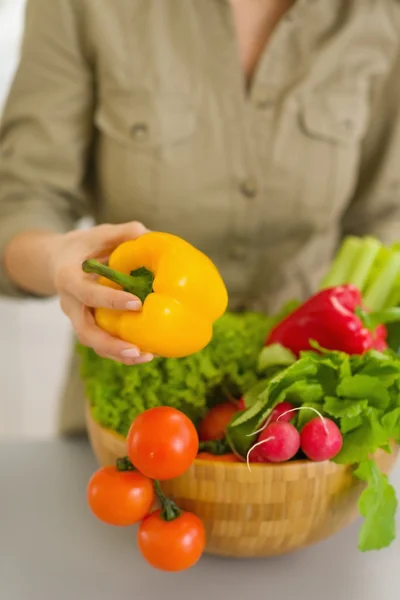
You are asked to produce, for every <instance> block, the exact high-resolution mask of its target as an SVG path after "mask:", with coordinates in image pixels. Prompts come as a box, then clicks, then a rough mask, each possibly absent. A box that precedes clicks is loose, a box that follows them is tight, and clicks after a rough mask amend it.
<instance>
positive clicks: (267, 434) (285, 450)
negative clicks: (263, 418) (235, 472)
mask: <svg viewBox="0 0 400 600" xmlns="http://www.w3.org/2000/svg"><path fill="white" fill-rule="evenodd" d="M299 448H300V434H299V432H298V431H297V429H296V428H295V427H294V426H293V425H292V424H291V423H285V422H275V423H270V424H269V425H268V426H267V427H266V428H265V429H264V430H263V431H262V432H261V434H260V436H259V437H258V440H257V443H256V444H255V445H254V446H253V448H252V449H250V451H249V453H248V458H249V461H250V460H251V453H252V452H253V450H254V451H256V452H257V455H256V456H260V457H262V459H263V461H262V462H274V463H279V462H285V461H287V460H290V459H291V458H293V456H295V455H296V454H297V452H298V451H299Z"/></svg>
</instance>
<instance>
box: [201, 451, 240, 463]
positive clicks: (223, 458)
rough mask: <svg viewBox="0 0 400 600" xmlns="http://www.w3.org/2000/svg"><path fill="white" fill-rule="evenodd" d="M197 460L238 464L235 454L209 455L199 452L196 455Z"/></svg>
mask: <svg viewBox="0 0 400 600" xmlns="http://www.w3.org/2000/svg"><path fill="white" fill-rule="evenodd" d="M197 458H198V459H200V460H201V459H202V460H212V461H214V462H240V461H239V459H238V457H237V456H235V454H232V453H228V454H211V453H210V452H199V453H198V455H197Z"/></svg>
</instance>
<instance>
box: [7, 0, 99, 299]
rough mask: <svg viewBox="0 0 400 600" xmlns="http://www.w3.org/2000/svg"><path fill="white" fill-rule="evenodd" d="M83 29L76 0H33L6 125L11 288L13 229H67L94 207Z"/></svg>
mask: <svg viewBox="0 0 400 600" xmlns="http://www.w3.org/2000/svg"><path fill="white" fill-rule="evenodd" d="M79 3H80V4H79ZM79 3H77V7H78V6H80V7H82V4H83V3H82V2H81V0H79ZM80 33H81V30H80V15H79V14H78V13H77V12H76V10H75V7H74V4H73V0H28V4H27V9H26V15H25V31H24V37H23V42H22V48H21V55H20V61H19V67H18V69H17V72H16V76H15V78H14V82H13V84H12V87H11V91H10V94H9V96H8V100H7V102H6V106H5V110H4V114H3V117H2V122H1V129H0V292H1V293H3V294H6V295H10V296H23V295H25V294H24V292H22V291H21V290H19V289H17V287H16V286H14V285H13V283H12V282H11V280H10V279H9V278H8V277H7V275H6V273H5V271H4V267H3V264H2V263H3V261H2V260H1V257H2V256H3V254H4V249H5V247H6V245H7V244H8V243H9V241H10V240H11V239H12V238H13V237H14V236H16V235H18V234H19V233H22V232H24V231H32V230H39V229H40V230H50V231H54V232H65V231H68V230H70V229H72V228H73V227H74V226H75V224H76V222H77V220H78V219H79V218H81V217H82V216H84V215H85V214H88V213H89V212H90V211H89V202H88V200H87V197H86V195H85V190H84V188H85V186H84V181H85V175H86V166H87V155H88V151H89V147H90V144H91V139H92V131H93V118H92V114H93V96H94V95H93V77H92V69H91V68H90V61H89V58H88V52H87V51H86V52H85V48H84V38H83V37H82V36H81V35H80Z"/></svg>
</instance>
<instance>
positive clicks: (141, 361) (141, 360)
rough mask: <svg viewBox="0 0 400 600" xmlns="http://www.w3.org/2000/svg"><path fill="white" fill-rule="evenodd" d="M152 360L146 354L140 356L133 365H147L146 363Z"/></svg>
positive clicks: (150, 356) (151, 357) (149, 355)
mask: <svg viewBox="0 0 400 600" xmlns="http://www.w3.org/2000/svg"><path fill="white" fill-rule="evenodd" d="M153 358H154V357H153V355H152V354H148V353H145V354H141V355H140V357H139V358H138V359H137V360H135V364H136V365H141V364H144V363H148V362H151V361H152V360H153Z"/></svg>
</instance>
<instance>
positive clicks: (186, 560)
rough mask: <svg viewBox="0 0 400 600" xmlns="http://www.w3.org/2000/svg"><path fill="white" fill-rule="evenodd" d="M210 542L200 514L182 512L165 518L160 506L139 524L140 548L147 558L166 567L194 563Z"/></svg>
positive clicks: (182, 567)
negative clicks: (166, 519) (170, 518)
mask: <svg viewBox="0 0 400 600" xmlns="http://www.w3.org/2000/svg"><path fill="white" fill-rule="evenodd" d="M205 543H206V534H205V530H204V525H203V523H202V522H201V521H200V519H199V518H198V517H196V515H194V514H193V513H190V512H182V513H181V514H180V516H179V517H177V518H176V519H173V520H172V521H165V520H164V519H163V517H162V516H161V511H160V510H157V511H155V512H153V513H152V514H151V515H149V516H148V517H146V518H145V519H144V520H143V521H142V523H141V524H140V526H139V531H138V545H139V550H140V552H141V553H142V555H143V556H144V558H145V559H146V560H147V562H148V563H149V564H150V565H152V566H153V567H155V568H156V569H161V570H162V571H183V570H185V569H189V568H190V567H193V565H195V564H196V563H197V561H198V560H199V559H200V557H201V555H202V554H203V551H204V547H205Z"/></svg>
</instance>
